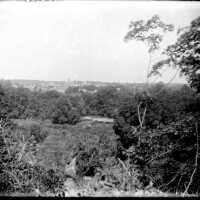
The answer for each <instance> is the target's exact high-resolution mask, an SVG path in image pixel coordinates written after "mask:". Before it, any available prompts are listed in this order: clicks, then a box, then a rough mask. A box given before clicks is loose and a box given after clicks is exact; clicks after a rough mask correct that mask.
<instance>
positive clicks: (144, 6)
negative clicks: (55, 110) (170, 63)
mask: <svg viewBox="0 0 200 200" xmlns="http://www.w3.org/2000/svg"><path fill="white" fill-rule="evenodd" d="M199 13H200V2H130V1H129V2H120V1H109V2H105V1H102V2H98V1H96V2H91V1H90V2H81V1H79V2H78V1H75V2H69V1H68V2H64V1H61V2H35V3H34V2H32V3H26V2H0V78H3V79H35V80H57V81H65V80H67V79H68V78H70V79H72V80H74V79H76V80H90V81H114V82H117V81H121V82H143V81H145V75H146V72H145V71H146V68H147V62H148V57H147V53H146V49H145V46H143V44H142V43H140V42H134V41H131V42H129V43H124V41H123V38H124V36H125V34H126V32H127V31H128V25H129V22H130V21H131V20H139V19H144V20H146V19H149V18H150V17H152V16H153V15H154V14H158V15H159V16H160V18H161V20H163V21H164V22H166V23H172V24H174V25H175V26H176V28H178V27H182V26H186V25H189V23H190V22H191V20H193V19H194V18H196V17H198V16H199ZM175 40H176V33H175V32H174V33H169V34H167V35H166V37H165V40H164V41H163V43H162V48H164V47H165V46H167V45H169V44H170V43H173V42H174V41H175ZM158 58H159V52H158V53H156V54H155V55H154V61H156V60H157V59H158ZM173 74H174V72H173V71H166V73H164V76H163V77H162V79H161V80H162V81H165V82H167V81H168V80H169V79H170V78H171V77H172V76H173ZM181 81H183V79H180V78H178V76H177V77H176V78H175V79H174V82H181Z"/></svg>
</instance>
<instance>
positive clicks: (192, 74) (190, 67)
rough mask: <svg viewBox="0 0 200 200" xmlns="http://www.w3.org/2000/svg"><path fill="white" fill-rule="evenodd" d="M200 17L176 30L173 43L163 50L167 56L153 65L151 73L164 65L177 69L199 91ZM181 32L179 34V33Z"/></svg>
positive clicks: (156, 71) (155, 72)
mask: <svg viewBox="0 0 200 200" xmlns="http://www.w3.org/2000/svg"><path fill="white" fill-rule="evenodd" d="M199 27H200V17H198V18H196V19H194V20H193V21H192V22H191V23H190V26H188V27H185V28H182V29H181V30H179V31H178V34H179V37H178V40H177V42H176V43H175V44H172V45H169V46H168V47H167V49H166V50H165V51H164V52H163V54H165V55H166V56H167V58H166V59H165V60H161V61H159V62H158V63H156V64H155V65H154V66H153V69H152V71H151V74H154V75H155V74H158V73H159V71H160V69H161V68H163V67H164V66H165V65H168V66H171V67H174V68H177V69H179V71H180V73H181V74H182V75H184V76H186V78H187V80H188V82H189V84H190V86H191V87H192V88H194V89H196V91H197V93H199V92H200V81H199V80H200V61H199V55H200V54H199V53H200V30H199ZM180 33H181V34H180Z"/></svg>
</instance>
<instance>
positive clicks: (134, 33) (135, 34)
mask: <svg viewBox="0 0 200 200" xmlns="http://www.w3.org/2000/svg"><path fill="white" fill-rule="evenodd" d="M129 29H130V30H129V31H128V33H127V34H126V36H125V38H124V40H125V41H130V40H136V41H141V42H144V44H145V45H146V46H147V48H148V54H149V63H148V67H147V82H148V77H149V76H148V75H149V72H150V67H151V57H152V53H154V52H155V51H156V50H158V49H159V45H160V43H161V42H162V40H163V34H161V33H165V32H167V31H173V30H174V27H173V25H172V24H165V23H164V22H163V21H161V20H160V17H159V16H158V15H154V16H153V17H152V18H151V19H149V20H147V21H146V22H145V21H144V20H138V21H131V22H130V25H129Z"/></svg>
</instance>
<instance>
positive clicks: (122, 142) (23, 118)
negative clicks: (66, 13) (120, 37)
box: [0, 16, 200, 195]
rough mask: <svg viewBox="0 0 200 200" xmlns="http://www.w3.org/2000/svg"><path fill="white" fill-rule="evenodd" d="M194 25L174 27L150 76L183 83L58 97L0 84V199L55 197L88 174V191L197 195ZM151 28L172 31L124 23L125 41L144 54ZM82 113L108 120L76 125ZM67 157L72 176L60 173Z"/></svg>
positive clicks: (74, 91) (198, 99) (152, 46)
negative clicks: (167, 72) (174, 77)
mask: <svg viewBox="0 0 200 200" xmlns="http://www.w3.org/2000/svg"><path fill="white" fill-rule="evenodd" d="M199 26H200V24H199V18H197V19H195V20H193V21H192V22H191V25H190V26H189V27H187V28H184V29H183V30H181V32H183V31H184V33H182V34H181V35H180V36H179V38H178V40H177V42H176V43H175V44H174V45H170V46H169V47H168V48H167V49H166V51H165V53H166V55H167V56H168V59H167V61H166V60H165V61H161V62H159V63H157V64H155V65H154V66H153V68H152V70H151V73H150V75H153V74H158V73H159V70H160V69H161V67H162V66H163V65H164V64H170V63H172V64H173V66H174V67H176V68H178V69H179V70H180V72H181V73H182V74H183V75H185V76H186V77H187V78H188V83H189V85H179V86H177V85H175V84H164V83H158V84H149V83H148V84H147V85H148V87H146V85H145V84H144V85H143V88H142V90H140V89H138V90H137V89H136V90H134V91H133V90H132V88H131V87H129V86H127V85H120V84H119V85H113V86H102V87H95V86H92V85H90V86H86V87H85V88H80V87H75V88H68V89H67V90H66V91H65V93H60V92H57V91H48V92H42V91H30V90H29V89H25V88H13V87H11V86H10V85H2V86H1V87H0V118H1V121H0V156H1V160H0V194H5V195H8V194H13V193H15V192H20V193H25V194H28V193H32V192H36V191H38V190H39V191H40V192H41V193H45V194H46V195H47V193H48V192H50V193H51V194H54V195H56V194H57V192H58V191H64V190H65V188H64V187H65V183H66V181H67V180H69V179H70V178H72V179H74V180H75V181H76V182H77V184H78V185H79V187H80V185H81V184H82V187H83V186H84V185H86V184H85V183H83V180H84V177H85V176H90V177H92V181H94V182H92V181H91V182H92V183H91V185H90V187H91V188H93V190H94V191H96V192H97V191H99V190H102V188H103V187H105V185H107V187H109V188H112V190H114V189H116V190H118V191H121V190H122V191H136V190H138V189H144V190H147V189H148V188H150V187H151V188H154V189H157V190H159V191H162V192H172V193H183V194H184V195H185V194H188V193H189V194H192V193H193V194H199V192H200V182H199V180H200V177H199V174H200V173H199V172H200V171H199V170H200V166H199V164H198V160H199V129H200V96H199V78H200V76H199V70H200V69H199ZM157 28H161V29H162V30H163V31H164V32H165V31H171V30H172V29H173V26H172V25H167V24H164V23H163V22H162V21H161V20H160V18H159V17H158V16H154V17H152V18H151V19H150V20H148V21H147V22H144V21H136V22H131V25H130V31H129V32H128V34H127V36H126V39H127V40H131V39H137V40H140V41H145V42H147V43H148V45H149V46H148V52H149V53H150V54H151V53H152V52H154V51H155V50H156V49H157V48H158V47H159V43H160V42H161V40H162V37H161V35H159V34H158V35H157V34H150V35H148V36H146V34H147V32H148V31H149V30H152V29H153V30H154V29H157ZM156 41H157V42H156ZM181 55H182V56H181ZM149 71H150V68H149V67H148V75H149ZM193 89H195V90H193ZM85 115H95V116H96V115H99V116H103V117H112V118H114V123H113V124H109V123H108V124H106V123H99V122H95V121H94V122H93V121H82V119H81V117H82V116H85ZM74 158H76V160H75V164H74V165H75V171H76V173H75V175H73V176H72V175H71V177H70V178H69V175H66V174H65V168H66V166H68V165H70V163H71V161H72V160H73V159H74ZM95 181H96V182H95ZM102 182H103V183H102ZM102 184H103V186H102ZM88 187H89V186H88ZM36 193H37V192H36ZM40 195H41V194H40Z"/></svg>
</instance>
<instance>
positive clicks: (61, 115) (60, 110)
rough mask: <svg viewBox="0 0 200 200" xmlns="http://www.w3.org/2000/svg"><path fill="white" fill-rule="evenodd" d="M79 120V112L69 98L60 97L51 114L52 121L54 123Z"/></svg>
mask: <svg viewBox="0 0 200 200" xmlns="http://www.w3.org/2000/svg"><path fill="white" fill-rule="evenodd" d="M79 121H80V113H79V112H78V110H77V109H76V108H74V107H73V106H72V104H71V103H70V101H69V99H68V98H66V97H60V98H59V99H58V100H57V102H56V104H55V108H54V112H53V114H52V122H53V123H55V124H65V123H68V124H76V123H77V122H79Z"/></svg>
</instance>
